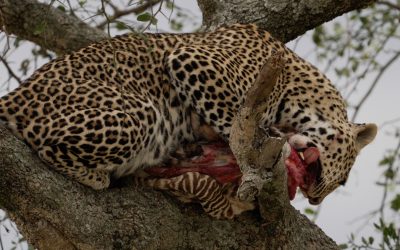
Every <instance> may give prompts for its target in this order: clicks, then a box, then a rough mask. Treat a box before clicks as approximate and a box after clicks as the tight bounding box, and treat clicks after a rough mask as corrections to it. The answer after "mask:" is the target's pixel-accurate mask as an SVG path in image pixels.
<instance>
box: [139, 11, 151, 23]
mask: <svg viewBox="0 0 400 250" xmlns="http://www.w3.org/2000/svg"><path fill="white" fill-rule="evenodd" d="M152 19H153V16H152V15H151V14H150V13H149V12H145V13H143V14H140V15H139V16H137V20H138V21H139V22H149V21H151V20H152Z"/></svg>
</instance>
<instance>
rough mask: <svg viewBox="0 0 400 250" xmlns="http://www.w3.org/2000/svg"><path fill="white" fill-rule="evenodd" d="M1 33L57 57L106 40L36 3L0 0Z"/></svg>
mask: <svg viewBox="0 0 400 250" xmlns="http://www.w3.org/2000/svg"><path fill="white" fill-rule="evenodd" d="M0 29H1V30H3V31H4V32H6V33H8V34H15V35H17V36H18V37H20V38H22V39H26V40H29V41H32V42H34V43H36V44H38V45H40V46H41V47H44V48H46V49H49V50H51V51H54V52H56V53H57V54H63V53H67V52H70V51H74V50H77V49H79V48H81V47H84V46H86V45H88V44H89V43H92V42H94V41H99V40H101V39H104V38H106V37H107V35H106V34H105V33H104V32H102V31H101V30H99V29H96V28H92V27H90V26H88V25H87V24H85V23H84V22H82V21H80V20H79V19H77V18H76V17H74V16H69V15H67V14H66V13H64V12H62V11H60V10H58V9H55V8H53V7H51V6H49V5H46V4H42V3H39V2H37V1H35V0H0Z"/></svg>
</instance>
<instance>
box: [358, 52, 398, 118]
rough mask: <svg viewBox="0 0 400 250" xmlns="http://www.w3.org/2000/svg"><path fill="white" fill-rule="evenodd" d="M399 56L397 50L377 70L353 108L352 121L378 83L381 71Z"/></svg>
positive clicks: (383, 71) (381, 74)
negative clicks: (369, 84) (372, 80)
mask: <svg viewBox="0 0 400 250" xmlns="http://www.w3.org/2000/svg"><path fill="white" fill-rule="evenodd" d="M399 56H400V51H399V52H397V53H396V54H395V55H394V56H393V57H392V58H390V60H389V61H387V62H386V64H385V65H384V66H383V67H382V68H381V71H379V73H378V75H377V76H376V77H375V80H374V82H373V83H372V85H371V86H370V88H369V89H368V91H367V93H365V95H364V96H363V98H362V99H361V101H360V102H359V103H358V104H357V106H356V107H355V108H354V110H355V111H354V114H353V116H352V118H351V120H352V121H354V120H355V119H356V117H357V115H358V112H359V111H360V108H361V106H362V105H363V104H364V102H365V101H366V100H367V99H368V97H369V96H370V94H371V93H372V91H373V90H374V88H375V87H376V85H377V84H378V82H379V80H380V79H381V77H382V76H383V73H385V71H386V70H387V69H388V68H389V66H390V65H392V63H393V62H395V61H396V59H397V58H399Z"/></svg>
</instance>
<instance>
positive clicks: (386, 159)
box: [379, 155, 394, 166]
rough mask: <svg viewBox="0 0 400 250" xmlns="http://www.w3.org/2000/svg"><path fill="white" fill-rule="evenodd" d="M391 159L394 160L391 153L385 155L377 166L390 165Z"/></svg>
mask: <svg viewBox="0 0 400 250" xmlns="http://www.w3.org/2000/svg"><path fill="white" fill-rule="evenodd" d="M393 161H394V157H393V155H389V156H385V157H384V158H383V159H382V160H381V161H380V162H379V166H384V165H391V164H393Z"/></svg>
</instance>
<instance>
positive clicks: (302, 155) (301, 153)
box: [299, 152, 304, 161]
mask: <svg viewBox="0 0 400 250" xmlns="http://www.w3.org/2000/svg"><path fill="white" fill-rule="evenodd" d="M299 156H300V158H301V159H302V160H303V161H304V154H303V152H299Z"/></svg>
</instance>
